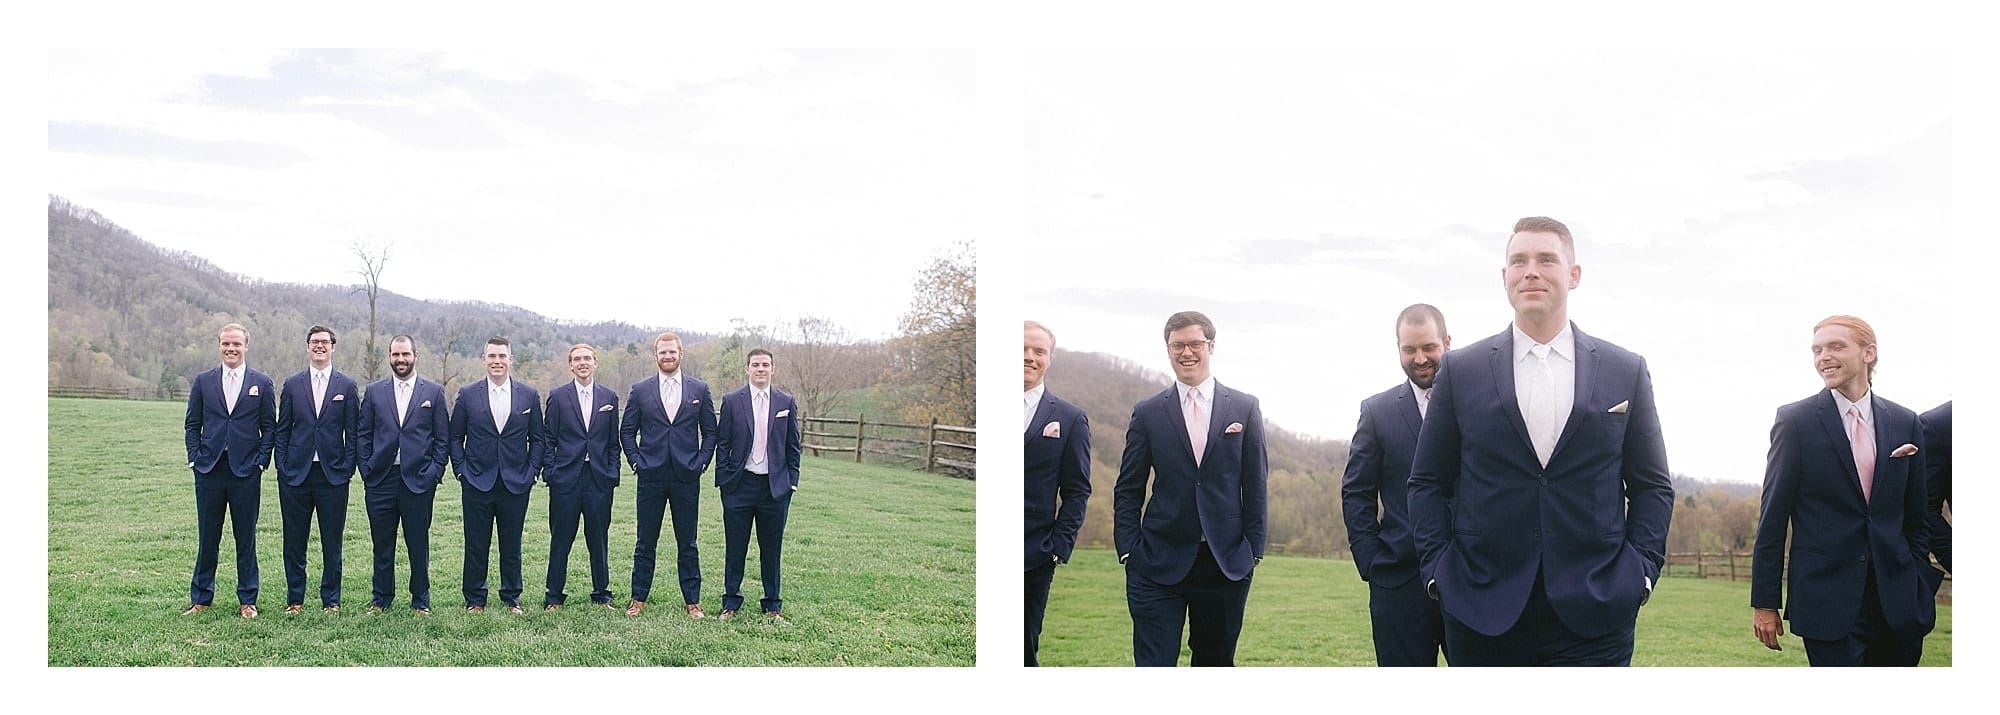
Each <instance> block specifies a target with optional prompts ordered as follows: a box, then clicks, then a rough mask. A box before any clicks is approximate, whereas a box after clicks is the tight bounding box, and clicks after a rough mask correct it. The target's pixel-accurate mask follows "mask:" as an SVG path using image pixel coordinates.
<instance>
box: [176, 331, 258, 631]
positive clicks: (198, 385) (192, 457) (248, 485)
mask: <svg viewBox="0 0 2000 715" xmlns="http://www.w3.org/2000/svg"><path fill="white" fill-rule="evenodd" d="M216 351H217V352H218V353H220V354H221V357H222V364H221V365H220V366H218V367H216V368H215V369H213V370H209V371H207V372H204V373H201V374H200V375H196V376H195V378H194V385H193V386H192V387H190V388H189V390H188V405H187V419H186V420H185V421H184V424H183V425H182V426H183V427H184V428H185V429H186V432H187V458H188V469H191V470H193V471H194V514H195V538H196V539H197V542H196V546H195V555H194V579H193V580H192V581H190V582H189V584H188V601H189V604H188V607H187V610H185V611H182V612H181V615H183V616H187V615H193V614H196V613H200V612H202V611H206V610H208V609H209V608H210V607H211V606H213V605H214V604H215V565H216V561H217V560H218V559H219V558H220V557H219V555H218V553H217V552H218V550H219V549H221V547H222V517H223V515H224V514H227V515H228V516H229V527H230V531H231V533H233V534H234V537H235V540H236V600H237V604H238V605H237V609H236V612H237V614H238V615H241V616H242V617H244V618H256V617H257V586H258V580H257V507H258V491H259V488H260V486H259V485H260V483H261V482H262V481H263V474H264V467H266V466H268V465H269V464H270V463H271V450H272V448H273V446H274V445H275V444H276V440H277V430H276V426H277V416H276V415H277V409H276V405H277V403H278V397H277V395H274V394H271V393H272V389H271V378H269V377H266V376H265V375H264V373H261V372H258V371H256V370H252V369H250V367H249V366H248V365H245V364H244V360H245V358H247V357H248V356H249V354H250V331H249V329H247V328H244V327H243V326H241V325H237V324H235V323H230V324H228V325H224V326H222V330H220V331H218V332H217V333H216Z"/></svg>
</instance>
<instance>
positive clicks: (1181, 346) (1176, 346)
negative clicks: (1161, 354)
mask: <svg viewBox="0 0 2000 715" xmlns="http://www.w3.org/2000/svg"><path fill="white" fill-rule="evenodd" d="M1211 342H1214V341H1210V340H1198V341H1195V342H1192V343H1167V352H1170V353H1178V352H1181V351H1183V350H1187V349H1190V348H1192V349H1194V350H1195V351H1196V352H1200V351H1202V350H1204V349H1206V348H1207V347H1208V344H1209V343H1211Z"/></svg>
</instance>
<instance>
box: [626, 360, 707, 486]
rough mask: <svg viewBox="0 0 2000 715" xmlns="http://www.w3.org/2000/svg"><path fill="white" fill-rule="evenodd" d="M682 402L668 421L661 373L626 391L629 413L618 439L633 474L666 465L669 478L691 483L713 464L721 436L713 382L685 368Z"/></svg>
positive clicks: (651, 471)
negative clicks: (711, 396)
mask: <svg viewBox="0 0 2000 715" xmlns="http://www.w3.org/2000/svg"><path fill="white" fill-rule="evenodd" d="M680 403H681V404H680V407H679V408H678V409H676V410H675V412H674V419H673V420H672V421H668V420H667V408H666V405H665V404H664V403H662V402H660V376H659V372H657V371H655V372H654V373H653V374H652V375H650V376H648V377H647V378H646V379H644V380H640V381H638V382H635V383H632V390H631V392H629V393H627V394H626V396H625V416H624V418H623V420H622V421H621V422H619V424H618V441H619V443H620V444H621V445H622V446H623V447H624V448H625V459H626V461H629V462H631V463H632V472H633V473H635V474H637V473H641V472H644V473H648V474H650V473H654V472H658V471H662V470H664V471H665V473H666V476H668V477H669V478H672V479H675V480H677V481H683V482H691V481H694V480H695V479H698V478H700V477H701V473H702V472H703V471H706V470H707V469H708V462H709V460H710V459H712V458H714V456H715V439H716V436H715V406H714V403H713V402H712V401H710V400H709V398H708V383H706V382H702V381H701V380H698V379H695V378H693V377H689V376H688V375H687V372H686V371H682V373H681V399H680Z"/></svg>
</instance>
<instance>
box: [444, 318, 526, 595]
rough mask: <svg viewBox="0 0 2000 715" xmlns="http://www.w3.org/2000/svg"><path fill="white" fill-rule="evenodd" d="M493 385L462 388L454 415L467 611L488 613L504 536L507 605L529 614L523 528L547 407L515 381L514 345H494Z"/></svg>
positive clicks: (490, 345)
mask: <svg viewBox="0 0 2000 715" xmlns="http://www.w3.org/2000/svg"><path fill="white" fill-rule="evenodd" d="M485 358H486V379H484V380H480V381H478V382H475V383H472V384H470V385H466V386H465V387H462V388H459V390H458V400H457V401H456V402H455V403H453V404H452V408H451V464H452V471H453V472H456V473H457V474H458V481H459V483H460V484H461V485H463V489H462V493H463V494H464V503H463V504H462V507H463V510H464V513H465V569H464V572H463V576H464V582H463V590H464V593H465V610H467V611H471V612H474V613H478V612H481V611H485V610H486V594H487V591H486V573H487V571H486V557H487V555H488V554H489V553H491V551H490V546H491V545H492V542H493V536H494V534H495V532H496V531H497V532H498V534H499V537H500V602H501V603H505V604H507V610H508V612H510V613H513V614H516V615H519V614H521V613H522V612H523V611H522V609H521V590H522V588H523V586H522V584H521V529H522V527H523V526H525V525H526V524H527V521H528V497H529V495H530V494H532V493H533V492H532V491H531V490H532V489H534V486H535V478H536V477H537V476H540V474H541V471H542V450H543V449H544V448H546V446H547V442H548V438H547V437H545V436H543V433H542V430H543V428H544V427H546V425H544V424H543V422H542V405H541V402H540V401H539V400H538V399H537V398H538V397H539V395H538V394H537V393H536V392H535V388H532V387H529V386H527V385H526V384H523V383H520V382H516V381H514V380H513V379H512V378H511V377H510V375H509V373H510V371H511V370H512V369H513V367H514V355H513V348H512V347H511V346H509V345H508V343H507V339H506V338H502V337H495V338H491V339H488V340H487V341H486V354H485Z"/></svg>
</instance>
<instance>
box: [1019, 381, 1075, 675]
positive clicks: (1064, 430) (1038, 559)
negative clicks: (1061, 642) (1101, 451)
mask: <svg viewBox="0 0 2000 715" xmlns="http://www.w3.org/2000/svg"><path fill="white" fill-rule="evenodd" d="M1051 425H1053V427H1051ZM1051 432H1054V434H1053V435H1052V434H1051ZM1021 435H1022V440H1023V441H1024V442H1025V444H1024V445H1023V451H1022V454H1021V486H1022V492H1023V496H1025V497H1026V502H1025V505H1024V512H1025V514H1026V519H1025V521H1026V523H1027V534H1026V540H1025V546H1026V564H1025V565H1024V566H1025V569H1026V573H1025V576H1024V578H1025V580H1026V584H1027V586H1026V588H1027V594H1026V596H1027V598H1026V605H1027V612H1026V614H1025V618H1026V626H1027V634H1026V635H1027V651H1026V653H1027V660H1026V664H1027V665H1029V666H1034V665H1036V656H1035V654H1036V652H1037V651H1038V650H1040V647H1041V638H1042V614H1043V612H1044V611H1045V610H1047V607H1048V603H1049V585H1050V584H1051V583H1052V581H1053V579H1054V578H1055V570H1056V564H1057V563H1058V562H1065V563H1066V562H1068V561H1069V554H1070V551H1071V550H1072V549H1074V548H1076V532H1077V531H1078V530H1080V529H1082V528H1083V515H1084V507H1085V505H1086V504H1088V503H1089V501H1090V417H1089V416H1087V415H1085V414H1083V410H1080V409H1077V407H1076V405H1072V404H1070V403H1069V402H1067V401H1064V400H1063V399H1062V398H1060V397H1056V396H1055V393H1053V392H1049V391H1047V390H1044V391H1043V392H1042V401H1041V404H1040V405H1039V406H1037V407H1036V408H1035V416H1034V417H1033V418H1031V419H1029V420H1028V428H1027V429H1026V430H1025V431H1023V432H1022V433H1021Z"/></svg>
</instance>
